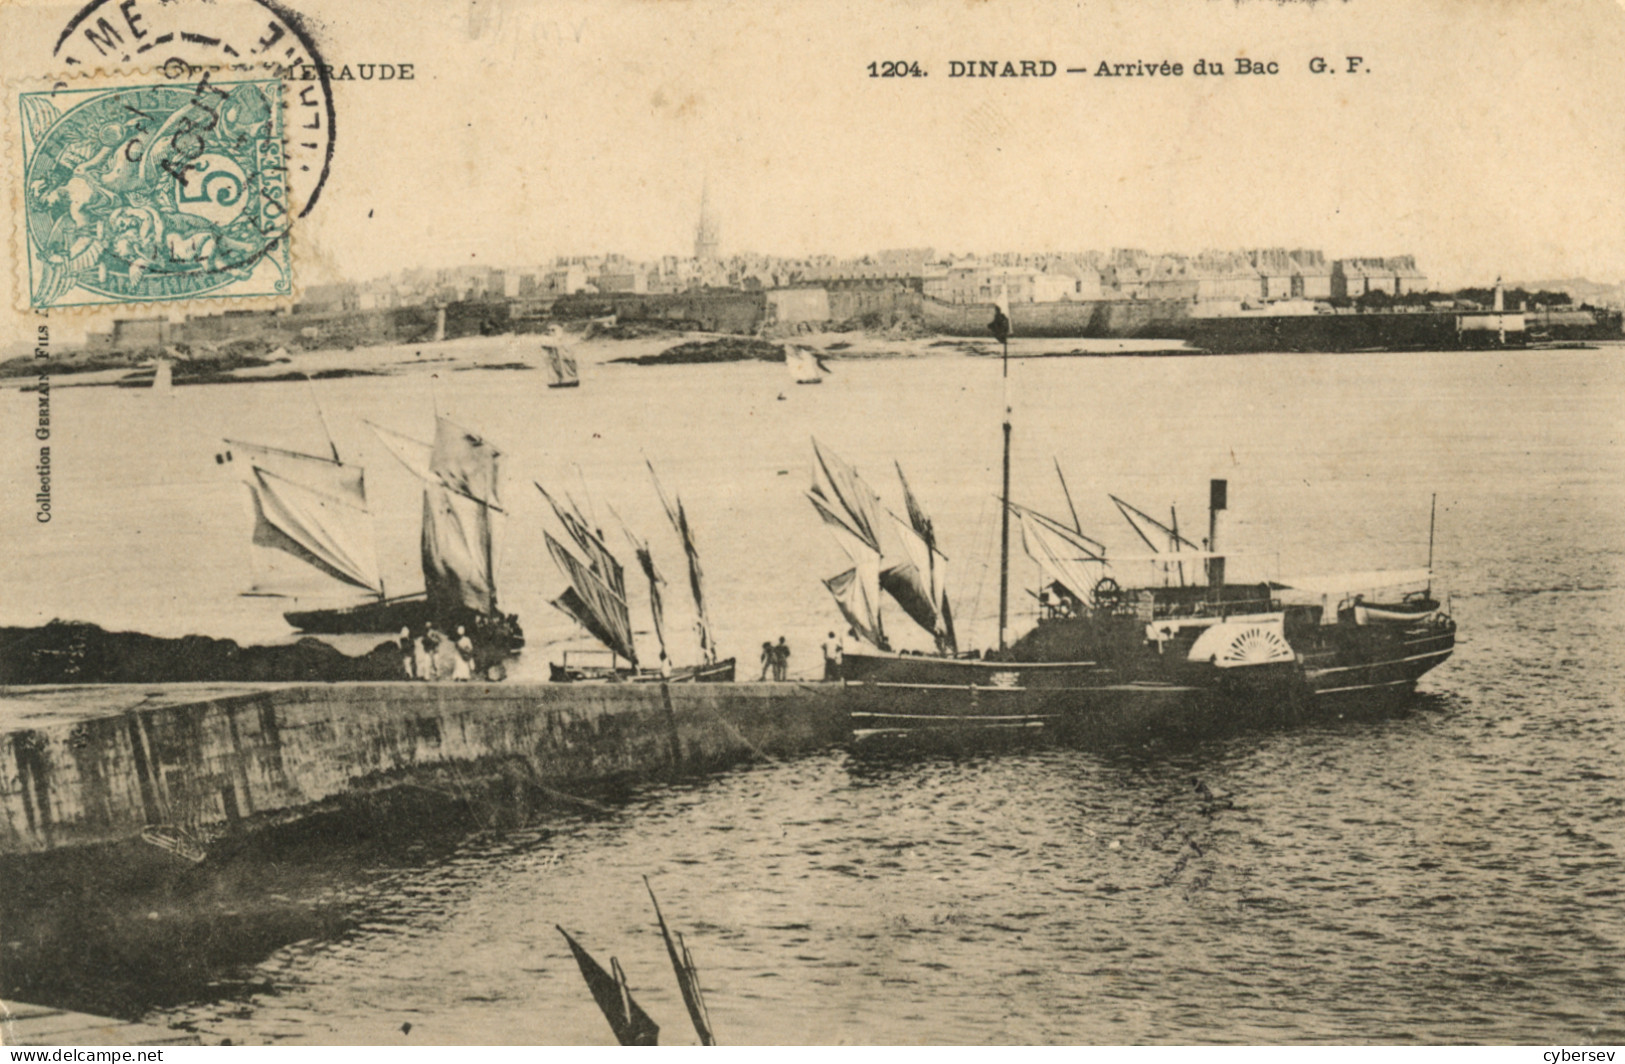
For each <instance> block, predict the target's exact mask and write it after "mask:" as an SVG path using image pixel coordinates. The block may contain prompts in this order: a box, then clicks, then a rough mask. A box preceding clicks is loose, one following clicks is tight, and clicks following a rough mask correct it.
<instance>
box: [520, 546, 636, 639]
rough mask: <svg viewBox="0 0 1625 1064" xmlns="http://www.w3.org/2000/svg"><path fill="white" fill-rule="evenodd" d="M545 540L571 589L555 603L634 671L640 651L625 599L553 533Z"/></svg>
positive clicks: (549, 551) (600, 574) (554, 602)
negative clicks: (633, 637) (567, 578)
mask: <svg viewBox="0 0 1625 1064" xmlns="http://www.w3.org/2000/svg"><path fill="white" fill-rule="evenodd" d="M542 538H543V539H544V540H545V541H546V542H547V550H548V553H550V554H552V555H553V561H554V563H555V564H557V565H558V567H559V569H560V571H562V572H563V573H564V574H565V576H567V577H569V580H570V587H569V588H568V589H567V590H566V591H565V592H564V594H562V595H560V596H559V597H558V598H557V599H555V600H554V601H553V604H554V605H555V606H557V607H558V608H559V609H561V610H563V611H564V612H565V613H568V614H569V615H570V616H572V617H574V618H575V619H576V620H578V621H580V622H581V626H582V627H583V628H585V629H587V631H588V632H590V633H591V634H592V635H593V637H594V638H596V639H597V640H598V641H599V642H601V643H603V644H604V645H605V646H606V647H608V648H609V649H610V650H611V651H613V652H614V653H616V654H619V655H620V656H621V657H623V658H625V659H626V660H627V661H629V662H631V663H632V665H633V667H634V668H635V667H636V666H637V663H638V652H637V649H636V647H635V646H634V645H633V640H632V619H631V616H630V615H629V613H628V611H627V608H626V596H625V595H624V594H621V593H620V592H619V591H617V590H616V589H615V588H614V587H613V586H611V584H610V583H609V581H608V580H607V579H606V578H605V577H604V575H603V574H602V573H599V572H597V571H595V570H594V569H592V568H590V567H589V566H586V565H583V564H582V563H581V561H580V560H579V559H578V558H576V556H575V555H573V554H571V553H570V552H569V551H568V550H566V549H565V547H564V545H563V544H561V543H560V542H559V541H558V540H556V539H554V538H553V536H552V535H551V534H550V533H546V532H544V533H542ZM617 568H619V566H617Z"/></svg>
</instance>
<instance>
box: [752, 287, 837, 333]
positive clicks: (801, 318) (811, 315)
mask: <svg viewBox="0 0 1625 1064" xmlns="http://www.w3.org/2000/svg"><path fill="white" fill-rule="evenodd" d="M829 319H830V309H829V292H828V291H827V290H825V289H823V288H774V289H771V290H769V291H768V292H767V323H768V324H769V325H799V324H802V323H804V322H810V323H813V324H817V323H819V322H825V321H829Z"/></svg>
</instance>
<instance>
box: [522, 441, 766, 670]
mask: <svg viewBox="0 0 1625 1064" xmlns="http://www.w3.org/2000/svg"><path fill="white" fill-rule="evenodd" d="M649 472H650V475H651V476H653V475H654V467H653V466H652V465H651V466H650V467H649ZM655 488H656V490H657V491H658V492H659V494H660V501H661V505H662V506H663V507H664V509H665V511H666V516H667V519H668V520H670V522H671V525H672V528H673V530H674V531H676V533H677V535H678V537H679V538H680V539H681V540H682V543H683V552H684V554H685V555H686V556H687V560H688V577H689V590H690V592H691V593H692V595H693V598H694V610H695V629H696V632H697V634H698V636H699V648H700V660H699V662H697V663H696V664H693V665H685V666H674V665H672V663H671V659H670V657H669V655H668V652H667V643H666V631H665V607H664V600H663V598H662V596H661V592H660V589H661V588H662V587H663V586H665V582H666V581H665V578H664V577H662V576H661V575H660V571H659V570H658V569H657V568H656V567H655V562H654V554H653V552H652V550H651V549H650V546H649V544H648V542H647V541H645V540H641V539H639V538H638V537H636V536H634V535H633V534H632V533H631V531H630V530H626V529H623V532H624V534H625V536H626V538H627V540H628V541H629V543H630V544H631V546H632V550H633V553H634V555H635V556H636V557H637V559H638V565H639V567H640V568H641V569H642V570H643V575H644V577H645V578H646V579H647V581H648V584H649V613H650V617H651V619H652V621H653V626H654V634H655V639H656V641H657V643H658V644H659V647H660V651H659V665H658V666H656V667H655V668H639V665H638V651H637V641H636V639H635V638H634V634H633V631H632V620H631V609H630V607H629V606H628V604H627V594H626V570H625V568H624V567H623V566H622V565H621V563H620V561H619V560H618V559H617V558H616V557H615V555H614V553H613V552H612V551H610V549H609V546H608V544H607V543H606V542H605V540H604V534H603V532H602V531H601V530H599V529H598V528H596V527H595V526H594V524H593V523H592V522H589V521H588V520H587V519H586V517H585V516H584V515H583V514H582V512H581V510H580V508H579V507H578V506H576V505H575V503H574V502H573V501H571V500H570V499H568V498H564V499H560V498H557V497H555V496H554V495H551V494H549V493H548V491H547V490H546V489H545V488H543V487H542V486H541V485H540V484H537V485H536V490H537V491H540V492H541V493H542V497H543V498H544V499H546V500H547V503H548V505H549V506H550V507H552V510H553V513H554V516H556V517H557V518H558V521H559V524H560V525H561V526H562V527H563V528H564V531H565V533H566V534H567V535H568V536H569V538H570V540H571V541H572V542H573V543H574V544H575V546H576V548H577V550H579V551H580V553H581V555H582V557H584V558H586V559H587V560H586V561H582V560H581V558H578V557H577V556H576V555H575V553H573V552H572V551H571V550H570V549H569V548H568V547H566V546H564V544H562V543H560V542H559V541H558V540H557V539H555V538H554V537H553V535H552V534H551V533H548V532H544V533H543V538H544V540H545V541H546V543H547V550H548V553H549V554H550V555H552V558H553V562H554V564H555V565H557V566H558V568H559V571H560V572H561V573H562V574H563V575H564V576H565V578H566V579H567V580H568V581H569V586H568V587H566V588H565V590H564V592H563V593H562V594H560V595H559V597H558V598H556V599H554V600H553V605H554V606H555V607H556V608H558V609H559V610H560V611H561V612H563V613H564V614H565V615H566V616H568V617H569V618H570V619H571V620H573V621H575V622H576V623H577V624H579V625H581V627H582V628H583V629H585V630H586V631H587V633H588V634H590V635H591V636H592V637H593V638H594V639H595V640H597V641H598V642H599V643H600V644H601V645H602V647H603V650H602V651H598V652H595V656H596V655H601V654H603V653H605V652H607V653H608V655H609V658H608V664H607V665H606V664H602V663H599V662H593V663H590V664H583V663H582V655H581V654H580V653H579V652H576V660H575V661H573V662H572V661H571V652H569V651H566V652H564V655H563V659H562V660H561V661H558V662H551V663H549V674H550V676H551V678H552V680H553V682H554V683H579V682H582V681H594V680H596V681H608V682H630V683H656V682H670V683H732V682H733V679H734V662H735V659H733V658H726V659H724V660H721V661H719V660H717V654H716V644H715V642H714V641H713V639H712V636H711V622H710V618H709V616H708V614H707V613H706V608H705V594H704V588H703V579H704V578H703V573H702V571H701V568H700V556H699V551H698V550H697V549H696V548H695V546H694V535H693V531H692V529H691V528H690V527H689V523H688V513H687V511H686V510H684V508H683V502H682V499H681V498H678V497H668V496H667V495H666V493H665V491H664V490H663V489H661V488H660V482H659V480H658V478H657V479H656V480H655ZM623 662H624V663H625V664H624V665H623V664H622V663H623Z"/></svg>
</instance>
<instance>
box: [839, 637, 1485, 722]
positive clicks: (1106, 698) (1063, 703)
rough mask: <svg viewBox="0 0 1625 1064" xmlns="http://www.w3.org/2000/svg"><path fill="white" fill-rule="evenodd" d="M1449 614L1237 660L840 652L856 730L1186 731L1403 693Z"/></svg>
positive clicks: (1172, 655)
mask: <svg viewBox="0 0 1625 1064" xmlns="http://www.w3.org/2000/svg"><path fill="white" fill-rule="evenodd" d="M1455 634H1456V630H1455V625H1454V623H1453V622H1451V621H1450V619H1449V618H1448V617H1445V616H1443V615H1439V614H1430V615H1427V616H1424V617H1419V618H1415V619H1405V620H1400V621H1397V622H1393V623H1377V624H1372V623H1366V624H1357V623H1354V622H1353V619H1352V618H1350V620H1349V622H1348V623H1340V624H1336V625H1330V626H1326V627H1324V628H1322V627H1319V626H1313V627H1309V628H1303V629H1299V630H1297V631H1294V632H1293V633H1292V634H1291V637H1290V646H1291V650H1290V654H1289V655H1288V656H1286V657H1285V658H1283V659H1282V660H1274V661H1261V662H1259V663H1257V664H1246V665H1241V666H1230V667H1226V666H1221V665H1219V664H1217V663H1215V662H1211V661H1191V660H1189V658H1188V657H1187V652H1188V650H1189V645H1190V643H1193V642H1194V640H1187V641H1186V642H1185V643H1184V644H1180V643H1177V642H1176V643H1171V644H1166V645H1164V646H1163V647H1162V648H1161V649H1160V650H1159V649H1158V648H1157V646H1156V645H1155V644H1152V643H1146V644H1145V645H1143V646H1141V647H1138V648H1136V649H1135V650H1133V651H1132V652H1130V653H1127V654H1124V653H1121V650H1120V647H1121V644H1119V647H1117V648H1106V649H1108V651H1109V653H1107V654H1102V655H1099V660H1080V661H1072V662H1004V661H986V660H974V659H950V658H940V657H931V656H926V655H906V654H903V655H899V654H886V653H866V652H859V653H849V654H847V655H846V656H845V660H844V661H843V663H842V678H843V681H844V682H845V683H846V684H847V685H848V687H849V688H850V703H851V706H852V709H851V718H852V721H851V722H852V728H853V731H854V733H855V734H857V735H858V736H859V737H863V736H865V735H870V734H876V733H891V732H1000V731H1003V732H1033V733H1038V732H1043V733H1050V734H1055V735H1060V736H1063V737H1071V738H1078V739H1086V738H1088V737H1090V736H1092V735H1097V734H1098V735H1118V736H1121V735H1125V734H1136V733H1143V734H1148V735H1150V734H1161V735H1168V734H1179V733H1194V732H1200V731H1203V730H1206V729H1208V728H1210V727H1212V726H1234V725H1237V724H1280V723H1287V722H1290V721H1293V720H1299V719H1305V718H1308V717H1312V716H1314V715H1316V714H1318V713H1320V712H1322V710H1323V708H1329V707H1336V711H1338V712H1341V711H1343V710H1344V709H1345V708H1347V707H1348V706H1349V704H1350V703H1373V704H1375V703H1381V702H1386V701H1388V700H1391V699H1394V698H1403V697H1406V696H1408V695H1410V694H1412V693H1413V692H1414V690H1415V687H1416V683H1417V681H1418V680H1419V679H1420V678H1421V677H1422V676H1423V675H1424V674H1425V673H1427V672H1428V671H1429V670H1430V669H1432V668H1434V667H1435V666H1437V665H1439V664H1440V663H1441V662H1443V661H1444V660H1445V659H1447V658H1448V657H1449V656H1450V654H1451V653H1452V652H1453V650H1454V647H1455Z"/></svg>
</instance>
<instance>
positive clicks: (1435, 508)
mask: <svg viewBox="0 0 1625 1064" xmlns="http://www.w3.org/2000/svg"><path fill="white" fill-rule="evenodd" d="M1438 517H1439V493H1438V492H1434V493H1433V501H1432V502H1430V503H1429V504H1428V590H1427V596H1428V598H1432V597H1433V526H1434V523H1435V522H1436V521H1437V520H1438Z"/></svg>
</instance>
